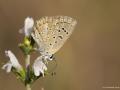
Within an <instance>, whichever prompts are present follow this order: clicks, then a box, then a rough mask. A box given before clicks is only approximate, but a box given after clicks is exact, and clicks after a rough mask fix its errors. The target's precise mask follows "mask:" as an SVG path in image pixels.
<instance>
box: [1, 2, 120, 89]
mask: <svg viewBox="0 0 120 90" xmlns="http://www.w3.org/2000/svg"><path fill="white" fill-rule="evenodd" d="M55 15H67V16H71V17H73V18H75V19H76V20H77V21H78V24H77V27H76V29H75V31H74V32H73V34H72V36H71V37H70V39H69V40H68V41H67V42H66V43H65V45H64V46H63V47H62V48H61V50H60V51H59V52H58V53H56V55H55V56H56V60H57V63H58V67H57V68H56V73H57V74H56V75H55V76H47V77H45V78H44V79H43V78H42V79H39V80H38V81H37V82H36V83H34V85H33V86H32V88H33V90H41V87H44V88H45V90H108V89H104V88H102V87H103V86H105V83H113V84H115V83H118V84H119V86H120V83H119V82H120V0H0V64H1V66H2V63H3V62H6V61H7V59H8V58H6V57H5V55H4V51H5V50H6V49H10V50H12V51H13V52H14V53H15V54H16V56H17V57H18V58H19V61H20V62H21V63H22V64H24V60H23V55H22V53H21V51H20V50H19V48H18V47H17V45H18V43H20V42H21V41H22V38H23V36H22V35H20V34H19V33H18V30H19V29H20V28H22V27H23V24H24V23H23V22H24V19H25V18H26V17H27V16H31V17H33V18H34V19H38V18H40V17H42V16H55ZM0 90H25V87H24V85H23V84H22V83H21V82H20V81H18V80H16V78H15V76H14V75H13V74H11V73H10V74H6V73H5V71H3V70H0ZM110 90H114V89H110Z"/></svg>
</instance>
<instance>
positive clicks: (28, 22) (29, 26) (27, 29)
mask: <svg viewBox="0 0 120 90" xmlns="http://www.w3.org/2000/svg"><path fill="white" fill-rule="evenodd" d="M33 25H34V20H33V18H30V17H27V18H26V19H25V21H24V33H25V36H29V35H30V34H31V32H32V30H33Z"/></svg>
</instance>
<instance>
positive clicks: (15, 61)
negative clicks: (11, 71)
mask: <svg viewBox="0 0 120 90" xmlns="http://www.w3.org/2000/svg"><path fill="white" fill-rule="evenodd" d="M5 54H6V56H8V57H9V59H10V62H9V63H10V64H11V65H12V66H13V67H14V68H16V69H17V70H20V69H21V68H22V67H21V65H20V64H19V62H18V59H17V58H16V57H15V55H14V54H13V53H12V52H11V51H10V50H8V51H5Z"/></svg>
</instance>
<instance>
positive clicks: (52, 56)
mask: <svg viewBox="0 0 120 90" xmlns="http://www.w3.org/2000/svg"><path fill="white" fill-rule="evenodd" d="M43 57H44V59H45V60H50V61H52V60H54V59H55V58H54V55H53V54H48V53H46V54H44V55H43Z"/></svg>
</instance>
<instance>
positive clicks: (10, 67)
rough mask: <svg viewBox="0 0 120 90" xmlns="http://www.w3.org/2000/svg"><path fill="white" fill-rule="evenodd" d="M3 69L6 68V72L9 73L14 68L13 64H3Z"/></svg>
mask: <svg viewBox="0 0 120 90" xmlns="http://www.w3.org/2000/svg"><path fill="white" fill-rule="evenodd" d="M2 69H6V72H7V73H9V72H10V71H11V69H12V64H11V63H10V62H8V63H6V64H5V65H3V67H2Z"/></svg>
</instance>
